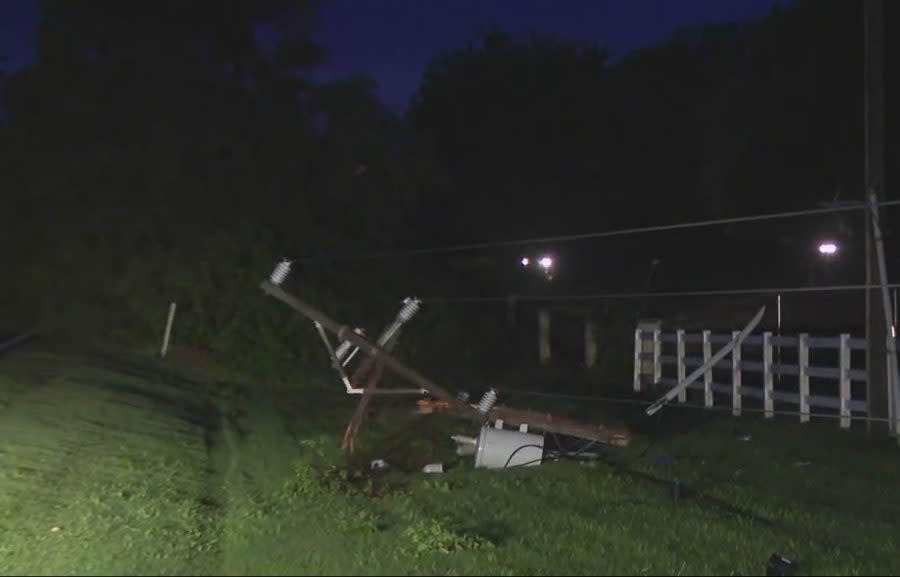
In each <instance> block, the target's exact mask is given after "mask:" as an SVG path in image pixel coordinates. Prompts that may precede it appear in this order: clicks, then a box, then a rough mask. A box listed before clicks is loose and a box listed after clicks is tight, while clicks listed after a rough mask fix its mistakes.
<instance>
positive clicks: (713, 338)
mask: <svg viewBox="0 0 900 577" xmlns="http://www.w3.org/2000/svg"><path fill="white" fill-rule="evenodd" d="M734 334H737V333H734ZM733 338H734V336H733V335H729V334H713V333H712V332H711V331H702V332H700V333H686V332H685V331H683V330H678V331H675V332H668V333H667V332H663V331H660V330H654V331H643V330H641V329H638V330H636V331H635V336H634V390H635V391H636V392H640V391H641V389H642V388H643V387H644V386H645V385H646V384H648V383H651V384H654V385H657V386H659V385H662V386H666V387H674V386H675V385H677V384H678V383H679V382H681V381H683V380H684V379H685V376H686V373H687V372H688V368H696V367H701V366H703V365H704V364H706V363H707V362H708V361H709V360H710V359H711V358H712V356H713V354H714V350H713V347H714V346H715V347H716V348H719V347H722V346H724V345H726V344H727V343H729V342H731V340H732V339H733ZM673 345H674V352H675V354H674V355H672V354H669V355H666V354H664V352H665V351H664V350H663V349H664V348H670V349H671V348H673ZM865 348H866V340H865V339H857V338H852V337H851V336H850V335H847V334H843V335H840V336H838V337H824V338H823V337H810V336H809V335H808V334H801V335H799V336H774V335H773V334H772V333H763V334H762V335H761V336H759V335H752V336H750V337H748V338H747V339H746V340H745V341H744V343H743V345H742V346H741V347H736V348H735V350H734V352H733V353H732V355H731V358H730V359H729V358H726V359H723V360H722V361H720V362H719V363H718V364H717V365H716V366H715V367H711V368H710V369H709V370H707V371H706V373H705V374H704V376H703V380H702V382H699V381H698V382H696V383H694V384H693V385H691V387H689V388H691V389H697V390H702V391H703V396H704V405H705V406H706V407H710V408H711V407H714V406H715V393H719V394H723V395H728V396H730V397H731V407H732V412H733V414H734V415H736V416H739V415H741V413H742V411H743V404H744V403H743V400H744V399H745V398H752V399H759V400H762V404H763V410H764V412H765V416H766V418H772V417H773V416H774V415H775V403H776V402H778V403H785V404H790V405H797V406H799V410H798V412H797V414H798V415H799V416H800V421H801V422H804V423H806V422H808V421H809V419H810V416H811V414H812V412H811V408H813V407H816V408H822V409H829V410H835V411H837V412H838V414H839V415H840V422H841V427H842V428H849V427H850V424H851V420H852V419H853V418H854V413H855V414H857V415H860V414H861V415H863V416H867V415H868V412H869V411H868V403H867V402H866V401H865V400H862V399H853V398H852V392H853V388H854V387H853V383H854V382H862V383H865V381H866V370H865V369H861V368H854V367H852V366H851V359H852V352H853V351H856V350H865ZM689 349H693V350H694V351H695V352H698V351H699V354H695V355H688V350H689ZM760 349H761V351H760ZM811 350H813V351H815V350H832V351H836V352H837V353H838V354H837V359H836V360H835V363H834V364H835V365H836V366H828V367H825V366H810V351H811ZM745 353H747V354H746V355H745ZM750 353H756V354H755V355H751V354H750ZM759 353H761V354H759ZM776 353H777V355H776ZM745 356H747V357H750V356H756V357H757V358H760V359H761V360H745V358H744V357H745ZM779 359H780V360H779ZM789 359H795V360H796V364H787V363H786V362H785V361H788V360H789ZM673 368H674V371H673V370H672V369H673ZM667 369H668V370H667ZM672 372H674V375H672V376H668V374H671V373H672ZM723 373H725V374H727V375H728V376H727V377H726V379H727V380H728V381H730V382H728V383H727V384H726V383H723V382H721V379H722V375H723ZM751 374H752V375H762V378H761V381H762V386H761V387H752V386H744V385H743V381H744V376H745V375H751ZM784 377H789V378H788V379H784ZM795 377H796V379H795ZM717 379H720V382H716V380H717ZM810 379H815V382H816V383H823V385H822V387H823V388H824V386H825V385H827V384H830V385H831V386H830V387H829V388H830V389H835V385H837V388H836V390H837V391H839V393H838V396H834V395H833V394H832V395H817V394H813V393H812V392H811V391H810ZM748 380H750V377H749V376H748ZM755 380H760V379H759V378H758V377H756V378H755ZM776 381H779V383H778V386H777V387H776ZM678 400H679V401H680V402H681V403H685V402H687V391H682V393H681V395H680V396H679V399H678Z"/></svg>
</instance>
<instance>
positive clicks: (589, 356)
mask: <svg viewBox="0 0 900 577" xmlns="http://www.w3.org/2000/svg"><path fill="white" fill-rule="evenodd" d="M594 329H595V325H594V321H593V320H592V319H591V317H590V316H587V317H585V319H584V366H585V368H587V369H593V368H594V365H596V364H597V339H596V336H595V335H594Z"/></svg>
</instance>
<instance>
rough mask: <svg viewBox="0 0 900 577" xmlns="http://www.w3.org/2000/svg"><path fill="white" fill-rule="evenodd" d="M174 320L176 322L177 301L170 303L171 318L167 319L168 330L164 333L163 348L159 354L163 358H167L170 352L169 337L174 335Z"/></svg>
mask: <svg viewBox="0 0 900 577" xmlns="http://www.w3.org/2000/svg"><path fill="white" fill-rule="evenodd" d="M173 322H175V303H171V304H170V305H169V318H168V320H166V332H165V333H164V334H163V342H162V349H160V351H159V356H160V357H162V358H166V353H168V352H169V339H170V338H171V337H172V323H173Z"/></svg>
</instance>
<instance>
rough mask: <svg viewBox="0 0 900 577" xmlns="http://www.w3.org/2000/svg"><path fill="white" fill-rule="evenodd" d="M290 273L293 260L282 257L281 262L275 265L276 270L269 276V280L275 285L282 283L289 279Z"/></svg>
mask: <svg viewBox="0 0 900 577" xmlns="http://www.w3.org/2000/svg"><path fill="white" fill-rule="evenodd" d="M289 274H291V261H289V260H287V259H282V260H281V262H279V263H278V264H277V265H275V270H273V271H272V276H271V277H269V280H271V281H272V284H274V285H280V284H282V283H283V282H284V281H285V280H287V277H288V275H289Z"/></svg>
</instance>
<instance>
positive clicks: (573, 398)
mask: <svg viewBox="0 0 900 577" xmlns="http://www.w3.org/2000/svg"><path fill="white" fill-rule="evenodd" d="M497 391H498V392H501V393H504V394H506V395H509V396H512V397H515V396H522V397H543V398H550V399H563V400H571V401H590V402H597V403H609V404H619V405H636V406H641V407H649V406H650V405H652V404H653V403H654V401H644V400H641V399H628V398H625V397H603V396H595V395H567V394H562V393H542V392H537V391H517V390H514V389H497ZM671 408H673V409H675V408H684V409H699V410H706V411H717V412H727V413H731V412H732V411H733V410H734V408H733V407H719V406H712V407H707V406H706V405H697V404H692V403H678V404H672V405H671ZM741 410H742V411H743V412H744V413H751V414H760V415H762V414H765V413H767V411H766V410H765V409H753V408H743V409H741ZM771 413H772V414H773V415H778V416H788V417H797V416H799V415H800V412H799V411H777V410H776V411H771ZM809 416H810V417H814V418H821V419H835V420H836V419H840V418H841V415H840V414H837V413H809ZM851 419H852V420H854V421H864V422H871V423H889V422H891V421H890V419H886V418H879V417H869V416H852V417H851Z"/></svg>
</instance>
